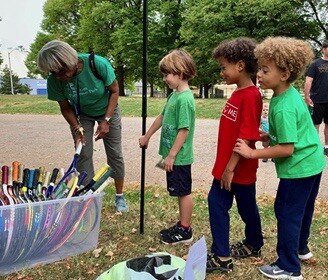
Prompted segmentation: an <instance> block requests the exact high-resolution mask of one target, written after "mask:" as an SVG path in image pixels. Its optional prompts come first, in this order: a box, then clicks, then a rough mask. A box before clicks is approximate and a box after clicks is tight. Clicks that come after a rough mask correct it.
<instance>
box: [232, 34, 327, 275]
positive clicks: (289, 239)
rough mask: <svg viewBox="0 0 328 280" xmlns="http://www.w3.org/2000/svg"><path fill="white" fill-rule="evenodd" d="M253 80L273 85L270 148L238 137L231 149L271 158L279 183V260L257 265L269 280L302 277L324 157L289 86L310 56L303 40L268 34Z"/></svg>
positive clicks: (301, 102) (267, 137)
mask: <svg viewBox="0 0 328 280" xmlns="http://www.w3.org/2000/svg"><path fill="white" fill-rule="evenodd" d="M255 57H256V58H257V59H258V62H259V70H258V73H257V79H258V82H259V84H260V86H261V87H262V88H263V89H272V90H273V96H272V99H271V102H270V108H269V134H265V135H262V141H268V140H270V147H268V148H265V149H258V150H254V149H251V148H249V147H248V146H247V145H246V143H245V142H244V141H243V140H241V139H238V140H237V143H236V146H235V148H234V151H235V152H237V153H239V154H240V155H242V156H244V157H246V158H274V163H275V166H276V171H277V175H278V178H280V182H279V185H278V190H277V195H276V199H275V203H274V210H275V215H276V218H277V229H278V236H277V239H278V241H277V254H278V259H277V260H276V261H275V262H274V263H272V264H269V265H264V266H261V267H260V268H259V270H260V272H261V273H262V274H264V275H265V276H267V277H269V278H271V279H294V280H301V279H303V276H302V274H301V265H300V259H301V260H305V259H308V258H310V257H312V253H311V252H310V250H309V248H308V246H307V244H308V239H309V235H310V226H311V222H312V216H313V211H314V204H315V200H316V197H317V194H318V190H319V185H320V180H321V174H322V170H323V169H324V167H325V164H326V162H325V159H324V155H323V153H322V145H321V144H320V140H319V137H318V134H317V132H316V130H315V127H314V126H313V124H312V120H311V116H310V113H309V110H308V108H307V106H306V104H305V102H304V100H303V98H302V97H301V95H300V93H299V92H298V91H297V90H296V89H295V88H294V87H293V86H292V85H291V84H292V82H294V81H295V80H296V79H297V77H299V76H300V75H301V73H302V72H303V71H304V69H305V67H306V66H307V65H308V64H309V63H310V62H311V60H312V58H313V51H312V49H311V47H310V45H309V44H308V43H306V42H305V41H302V40H297V39H293V38H286V37H269V38H267V39H265V40H264V41H263V42H262V43H261V44H259V45H258V46H257V47H256V48H255Z"/></svg>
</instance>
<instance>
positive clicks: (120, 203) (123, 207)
mask: <svg viewBox="0 0 328 280" xmlns="http://www.w3.org/2000/svg"><path fill="white" fill-rule="evenodd" d="M115 207H116V211H117V212H128V211H129V207H128V205H127V204H126V201H125V198H124V195H122V196H117V195H116V196H115Z"/></svg>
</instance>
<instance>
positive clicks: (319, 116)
mask: <svg viewBox="0 0 328 280" xmlns="http://www.w3.org/2000/svg"><path fill="white" fill-rule="evenodd" d="M312 120H313V124H314V125H319V124H321V123H322V120H323V122H324V123H325V124H328V103H315V104H314V107H313V112H312Z"/></svg>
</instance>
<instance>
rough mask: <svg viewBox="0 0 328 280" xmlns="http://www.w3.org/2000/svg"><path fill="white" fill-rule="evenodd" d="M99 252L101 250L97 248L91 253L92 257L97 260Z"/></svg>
mask: <svg viewBox="0 0 328 280" xmlns="http://www.w3.org/2000/svg"><path fill="white" fill-rule="evenodd" d="M101 251H102V248H97V249H95V250H93V251H92V255H93V256H94V257H95V258H99V256H100V253H101Z"/></svg>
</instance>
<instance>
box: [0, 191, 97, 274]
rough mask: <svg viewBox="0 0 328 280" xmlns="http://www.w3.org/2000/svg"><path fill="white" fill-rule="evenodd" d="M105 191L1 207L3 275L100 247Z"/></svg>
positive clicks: (0, 272) (0, 241)
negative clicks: (98, 245)
mask: <svg viewBox="0 0 328 280" xmlns="http://www.w3.org/2000/svg"><path fill="white" fill-rule="evenodd" d="M102 198H103V193H99V194H91V195H85V196H78V197H72V198H68V199H56V200H49V201H42V202H34V203H30V204H16V205H8V206H1V207H0V275H5V274H9V273H12V272H16V271H19V270H21V269H24V268H30V267H33V266H36V265H40V264H46V263H51V262H54V261H58V260H60V259H63V258H66V257H69V256H74V255H77V254H80V253H83V252H85V251H88V250H91V249H93V248H95V247H96V246H97V243H98V236H99V225H100V216H101V206H102Z"/></svg>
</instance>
